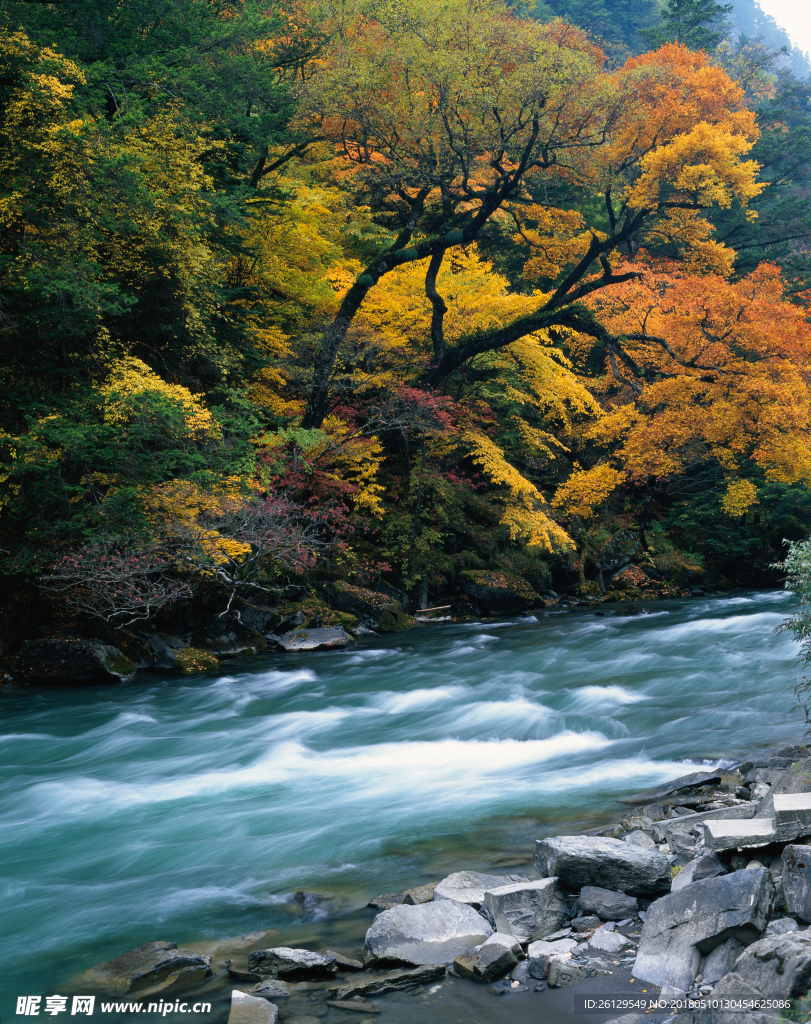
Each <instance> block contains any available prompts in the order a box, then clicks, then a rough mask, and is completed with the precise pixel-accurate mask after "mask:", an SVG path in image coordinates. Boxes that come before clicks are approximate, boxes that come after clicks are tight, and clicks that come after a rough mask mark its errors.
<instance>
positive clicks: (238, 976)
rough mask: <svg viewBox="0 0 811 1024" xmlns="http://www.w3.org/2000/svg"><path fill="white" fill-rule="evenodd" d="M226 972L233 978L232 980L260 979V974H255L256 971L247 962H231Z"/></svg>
mask: <svg viewBox="0 0 811 1024" xmlns="http://www.w3.org/2000/svg"><path fill="white" fill-rule="evenodd" d="M228 973H229V974H230V976H231V977H232V978H233V979H234V981H254V982H256V981H261V980H262V977H261V975H259V974H257V973H256V971H252V970H251V969H250V967H249V966H248V965H247V964H235V963H231V964H230V965H229V967H228Z"/></svg>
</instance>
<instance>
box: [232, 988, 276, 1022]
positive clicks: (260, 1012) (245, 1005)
mask: <svg viewBox="0 0 811 1024" xmlns="http://www.w3.org/2000/svg"><path fill="white" fill-rule="evenodd" d="M278 1019H279V1008H278V1006H276V1005H275V1004H274V1003H269V1002H268V1001H267V999H261V998H259V997H258V996H249V995H248V994H247V992H240V991H239V990H238V989H234V990H233V991H232V992H231V1013H230V1014H229V1015H228V1024H276V1022H277V1021H278Z"/></svg>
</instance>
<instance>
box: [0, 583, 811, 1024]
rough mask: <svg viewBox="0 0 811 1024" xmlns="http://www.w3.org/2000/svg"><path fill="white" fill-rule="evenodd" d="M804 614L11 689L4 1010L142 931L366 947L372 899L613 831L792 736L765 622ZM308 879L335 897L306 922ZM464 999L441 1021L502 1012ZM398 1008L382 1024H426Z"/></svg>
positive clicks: (376, 650) (414, 639) (741, 601)
mask: <svg viewBox="0 0 811 1024" xmlns="http://www.w3.org/2000/svg"><path fill="white" fill-rule="evenodd" d="M791 602H792V599H791V596H790V595H787V594H784V593H781V592H768V593H738V594H735V595H729V596H720V597H707V598H697V599H694V600H689V601H679V602H676V601H673V602H659V603H655V604H651V605H650V606H649V607H648V608H647V614H634V615H626V614H624V613H623V610H622V609H620V610H619V611H618V613H617V614H614V615H606V616H605V617H596V616H594V615H593V613H577V612H575V613H550V614H547V615H545V616H543V617H539V618H532V617H526V618H518V619H515V620H509V621H508V620H494V621H486V622H476V623H469V624H450V623H449V624H443V625H434V626H429V627H425V628H424V629H421V630H417V631H413V632H411V633H408V634H399V635H390V636H386V637H378V638H371V639H370V640H367V641H366V642H364V643H362V644H359V645H357V646H355V647H353V648H352V649H351V650H347V651H343V652H324V653H316V654H311V655H278V656H272V657H268V658H266V659H263V660H261V661H255V662H245V663H242V664H240V665H237V664H234V665H233V666H232V667H231V669H230V671H229V672H228V673H227V674H223V675H220V676H219V677H203V678H195V679H193V680H178V679H174V678H172V679H170V678H161V677H160V676H158V675H155V676H141V677H139V678H138V679H137V680H136V681H135V682H133V683H130V684H124V685H121V686H113V687H100V688H85V689H77V690H74V691H55V690H28V691H9V692H7V693H5V694H3V695H1V696H0V711H1V713H2V734H0V750H2V768H0V824H1V825H2V830H1V831H0V844H2V852H1V853H0V860H1V861H2V876H3V881H2V890H0V891H1V892H2V898H0V965H2V966H1V967H0V970H2V974H1V975H0V978H2V995H1V996H0V1016H2V1017H3V1018H4V1019H8V1017H10V1016H12V1015H14V1012H15V1002H16V998H17V996H19V995H23V994H42V995H46V994H51V993H56V992H60V991H62V988H63V987H64V986H66V985H68V984H69V983H70V979H71V978H72V977H73V976H74V975H76V974H77V973H79V972H81V971H83V970H85V969H87V968H88V967H90V966H92V965H93V964H96V963H99V962H100V961H104V960H108V959H111V958H112V957H115V956H118V955H120V954H121V953H123V952H124V951H125V950H128V949H132V948H134V947H135V946H137V945H140V944H141V943H142V942H145V941H148V940H153V939H163V940H167V941H168V940H171V941H175V942H178V943H179V944H181V945H184V946H188V945H190V944H191V945H192V946H193V947H194V948H199V949H204V948H207V946H208V947H210V946H211V944H212V943H213V941H214V940H217V939H220V938H222V937H225V936H234V935H239V934H243V933H246V932H252V931H259V930H264V929H269V928H275V929H278V930H279V939H278V941H277V942H276V944H284V945H296V944H299V943H302V944H304V943H306V942H308V941H310V942H320V943H321V944H331V943H332V944H338V943H339V942H341V941H342V942H343V946H342V947H341V948H346V949H347V950H351V949H353V948H354V949H355V950H356V951H359V944H360V945H362V936H363V931H364V929H365V928H366V927H367V926H368V920H369V918H368V912H365V911H363V910H362V909H361V908H363V906H364V905H365V904H366V902H367V901H368V900H369V899H370V898H371V897H373V896H375V895H376V894H377V893H380V892H391V891H396V890H398V889H401V888H404V887H409V886H413V885H418V884H421V883H423V882H427V881H436V880H437V879H438V878H441V877H443V875H444V874H447V873H449V872H450V871H454V870H460V869H464V868H469V869H484V870H491V871H492V870H496V871H505V872H508V871H516V870H520V866H522V865H530V864H531V851H532V841H533V839H535V838H537V837H541V836H544V835H554V834H561V833H565V832H567V831H573V830H581V829H585V828H589V827H594V826H597V825H600V824H603V823H606V824H607V823H610V822H613V821H616V820H617V819H618V816H619V813H620V812H621V807H620V805H618V804H616V803H615V798H616V797H617V796H619V795H623V794H627V793H628V792H630V791H634V790H640V789H643V788H647V787H649V786H653V785H656V784H658V783H660V782H663V781H665V780H667V779H670V778H674V777H676V776H678V775H682V774H685V773H686V772H688V771H690V770H695V769H693V768H691V764H714V763H716V762H717V761H718V760H719V759H722V758H730V759H731V758H735V757H743V756H745V755H747V754H750V753H753V752H756V751H758V750H761V749H764V748H767V747H769V746H773V745H774V744H777V743H780V742H782V741H786V742H797V741H798V740H799V738H800V736H801V734H802V720H801V716H800V715H799V713H798V712H797V711H796V710H793V705H794V699H793V695H792V689H793V687H794V685H795V683H796V681H797V678H798V675H799V670H798V668H797V665H796V648H795V647H794V645H793V644H792V642H791V640H790V638H789V637H787V636H786V635H776V634H775V633H774V628H775V626H777V625H778V623H779V622H780V621H781V619H783V618H784V617H785V615H786V614H787V613H788V611H789V609H790V607H791ZM685 761H688V762H689V763H685ZM302 889H304V890H314V891H317V892H318V893H321V894H324V895H326V896H328V897H329V900H328V901H326V902H322V903H319V902H317V901H316V902H315V903H312V904H308V906H307V908H306V912H304V911H302V908H301V906H300V904H298V903H296V902H295V901H294V900H293V895H294V893H295V892H296V891H297V890H302ZM242 987H246V986H242ZM451 988H452V989H453V991H456V992H457V993H459V996H458V998H457V1000H456V1003H453V998H452V995H453V993H452V992H449V993H448V998H449V999H450V1000H451V1001H450V1003H448V1004H447V1005H446V1008H445V1009H444V1010H442V1012H441V1014H440V1015H439V1016H438V1017H437V1019H442V1020H444V1021H451V1020H460V1021H468V1020H469V1021H474V1020H481V1021H483V1022H486V1021H488V1020H491V1019H492V1020H496V1019H501V1018H500V1017H497V1015H496V1016H488V1015H487V1011H486V1010H482V1011H481V1015H479V1016H477V1013H479V1012H480V1011H475V1012H474V1011H473V1010H470V1011H469V1013H468V1011H467V1010H464V1009H463V1004H464V1000H465V999H467V998H469V996H467V995H464V994H463V992H462V987H460V985H459V983H456V985H455V988H454V987H453V985H452V986H451ZM472 988H476V986H470V985H465V986H464V992H466V993H469V992H470V991H471V989H472ZM441 996H442V993H439V994H438V995H436V997H435V998H434V1002H437V1000H439V1001H440V1002H441ZM528 996H530V997H532V994H528ZM481 998H484V996H482V997H481ZM487 998H489V999H491V1000H496V1001H497V997H495V996H492V994H490V993H487ZM404 1000H405V1002H407V999H406V997H402V998H401V999H400V1002H399V1003H392V1006H391V1014H389V1015H388V1016H386V1015H384V1017H381V1018H380V1020H381V1024H383V1022H384V1021H385V1022H388V1021H389V1020H391V1021H392V1022H396V1021H400V1020H403V1021H405V1020H412V1019H415V1020H416V1019H418V1017H419V1019H421V1020H428V1019H429V1018H430V1014H429V1013H428V1011H427V1009H426V1010H425V1011H424V1012H423V1011H421V1015H418V1017H412V1016H409V1015H408V1013H405V1011H403V1010H402V1009H401V1010H399V1011H397V1012H395V1010H396V1007H397V1006H400V1007H401V1008H402V1006H403V1005H405V1002H404ZM43 1005H44V1001H43ZM452 1005H453V1006H455V1007H456V1011H457V1015H456V1016H454V1015H453V1013H450V1010H449V1008H450V1007H451V1006H452ZM464 1005H466V1004H464ZM437 1013H440V1011H439V1010H437ZM493 1013H494V1014H495V1013H496V1011H495V1010H494V1011H493ZM398 1014H399V1015H398ZM449 1014H450V1015H449ZM18 1019H22V1018H18ZM49 1019H50V1018H49ZM55 1019H57V1020H58V1019H59V1018H58V1017H57V1018H55ZM106 1019H108V1020H111V1019H112V1018H106ZM142 1019H143V1018H142ZM178 1019H180V1018H178ZM188 1019H191V1018H188ZM220 1019H222V1021H224V1020H225V1016H222V1015H221V1017H218V1016H217V1015H216V1014H215V1015H214V1016H212V1017H210V1018H207V1020H210V1021H211V1022H212V1024H220ZM430 1019H432V1018H430ZM513 1019H516V1020H517V1019H518V1018H517V1017H515V1018H513ZM521 1019H523V1018H521ZM533 1019H535V1018H533ZM581 1019H582V1018H581ZM200 1020H201V1021H202V1018H200Z"/></svg>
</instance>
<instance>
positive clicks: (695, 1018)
mask: <svg viewBox="0 0 811 1024" xmlns="http://www.w3.org/2000/svg"><path fill="white" fill-rule="evenodd" d="M725 997H726V998H728V999H731V1000H736V1001H737V1000H742V999H757V998H762V993H759V992H758V991H757V990H756V989H754V988H752V986H751V985H748V984H747V983H746V981H745V980H744V979H743V978H742V977H741V976H740V975H739V974H736V973H730V974H727V975H726V976H725V977H723V978H722V979H721V981H719V982H718V984H717V985H716V986H715V988H714V989H713V992H712V995H711V998H712V999H713V1000H719V1001H720V1000H722V999H723V998H725ZM674 1024H780V1021H779V1016H777V1015H774V1014H771V1013H768V1012H767V1013H760V1012H758V1011H754V1012H752V1011H750V1012H747V1011H745V1010H743V1011H741V1010H739V1009H737V1008H736V1009H734V1010H727V1009H724V1008H722V1007H712V1008H711V1009H709V1010H702V1011H698V1012H695V1013H691V1014H682V1015H680V1016H679V1017H677V1018H676V1021H675V1022H674Z"/></svg>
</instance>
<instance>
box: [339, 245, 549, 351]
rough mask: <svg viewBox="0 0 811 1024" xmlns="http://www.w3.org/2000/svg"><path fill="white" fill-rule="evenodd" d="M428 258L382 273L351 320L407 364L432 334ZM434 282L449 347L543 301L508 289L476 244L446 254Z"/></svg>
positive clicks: (540, 297) (504, 322)
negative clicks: (405, 358) (444, 309)
mask: <svg viewBox="0 0 811 1024" xmlns="http://www.w3.org/2000/svg"><path fill="white" fill-rule="evenodd" d="M428 263H429V261H428V260H413V261H411V262H409V263H406V264H404V265H403V266H402V267H398V268H397V269H396V270H394V271H392V272H391V273H390V274H387V275H386V277H384V278H383V280H382V281H381V282H379V283H378V284H377V285H376V286H375V287H374V288H372V289H371V290H370V292H369V294H368V296H367V298H366V300H365V302H364V304H363V306H362V308H361V311H360V313H359V314H358V316H357V317H356V321H355V323H356V326H357V328H358V329H360V330H364V329H365V330H368V331H371V332H374V334H375V336H376V337H379V338H380V339H381V340H382V341H383V343H384V345H385V347H386V349H387V350H388V351H389V352H391V353H392V354H394V355H396V354H397V353H398V352H400V353H403V354H404V355H408V357H409V364H408V367H407V368H410V367H411V366H412V365H413V356H414V348H415V347H417V346H419V347H420V348H422V350H423V351H426V346H427V345H428V344H429V341H428V339H429V338H430V336H431V313H432V306H431V302H430V300H429V299H428V297H427V296H426V294H425V274H426V271H427V270H428ZM436 286H437V291H438V292H439V294H440V295H441V296H442V297H443V299H444V300H445V302H446V303H447V305H448V307H449V309H448V312H447V314H446V315H445V320H444V329H445V341H446V344H447V345H448V346H449V347H450V346H452V345H454V344H455V343H457V342H458V341H461V340H462V339H463V338H465V337H467V336H469V335H471V334H475V333H476V332H477V331H488V330H492V329H493V328H497V327H504V326H506V325H507V324H509V323H510V322H511V321H513V320H516V319H518V317H520V316H525V315H526V314H528V313H533V312H535V311H536V310H537V309H540V308H541V306H542V305H543V304H544V302H545V298H544V297H543V296H541V295H540V294H536V295H515V294H510V293H509V286H510V283H509V281H508V280H507V278H506V277H504V276H503V275H502V274H498V273H496V272H495V271H494V270H493V266H492V264H491V263H489V262H488V261H487V260H483V259H482V258H481V257H480V255H479V250H478V246H476V245H469V246H467V247H466V248H465V249H463V250H456V249H454V250H451V251H450V252H449V253H448V254H447V255H446V257H445V260H444V261H443V264H442V266H441V267H440V270H439V274H438V275H437V283H436ZM403 370H404V371H405V370H406V367H404V368H403Z"/></svg>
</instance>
